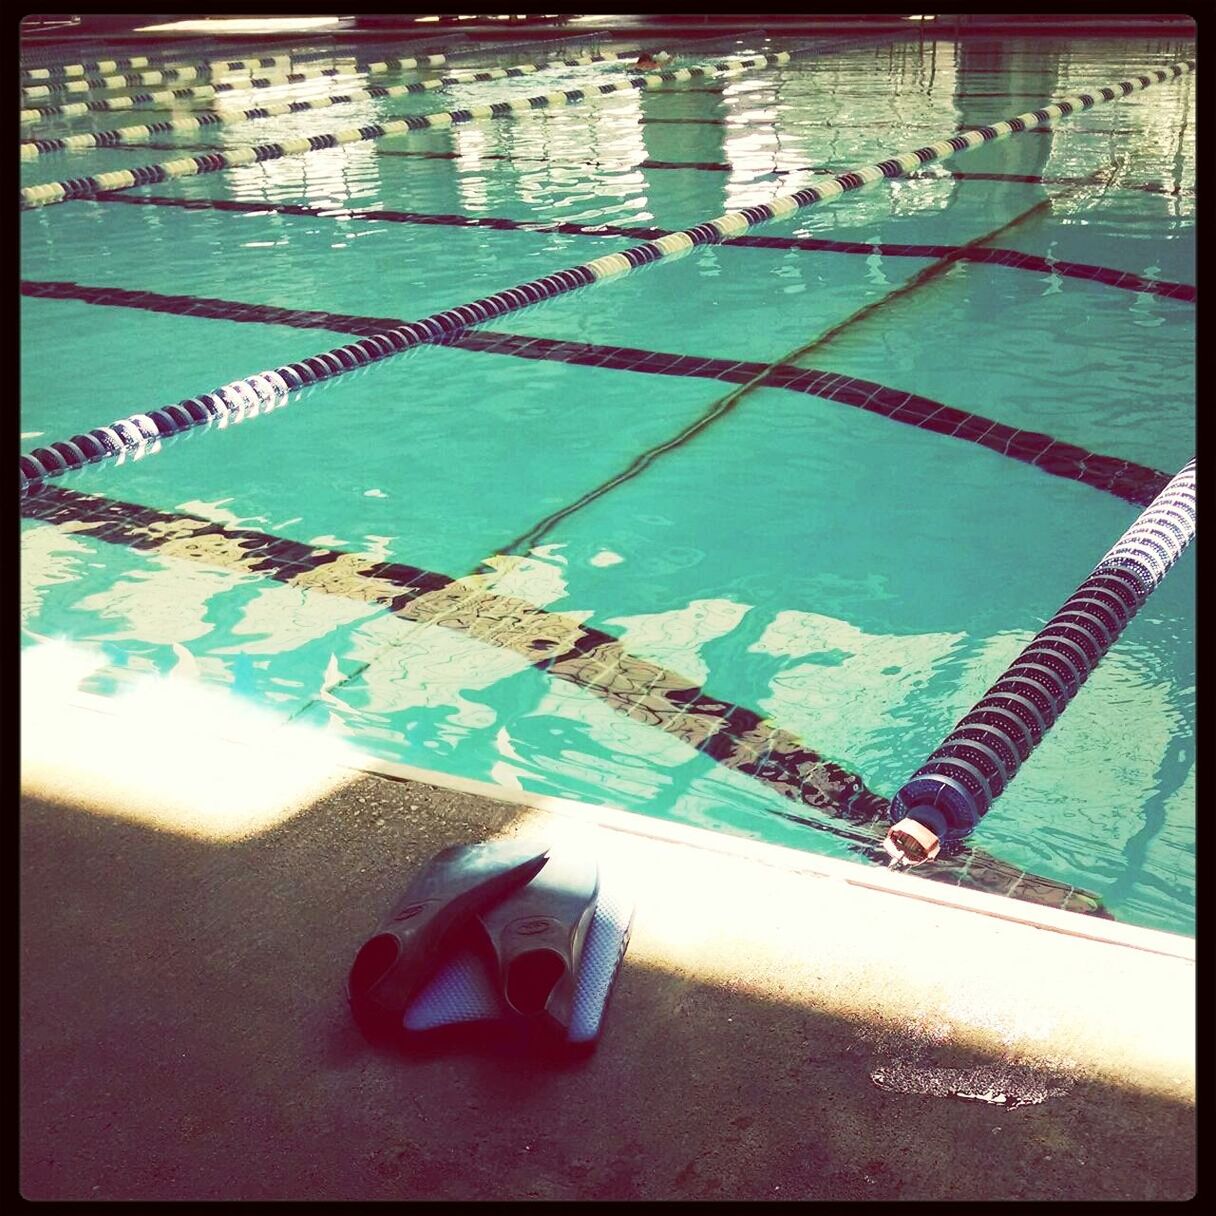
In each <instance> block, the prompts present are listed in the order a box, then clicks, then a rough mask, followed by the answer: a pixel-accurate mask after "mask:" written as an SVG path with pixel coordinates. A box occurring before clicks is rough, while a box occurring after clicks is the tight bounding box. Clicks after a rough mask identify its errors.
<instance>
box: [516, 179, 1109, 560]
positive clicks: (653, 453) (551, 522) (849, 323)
mask: <svg viewBox="0 0 1216 1216" xmlns="http://www.w3.org/2000/svg"><path fill="white" fill-rule="evenodd" d="M1112 167H1113V166H1112ZM1095 176H1096V175H1095ZM1085 184H1086V185H1094V184H1097V182H1096V181H1095V180H1092V179H1091V180H1090V181H1088V182H1086V183H1085ZM1080 188H1081V187H1079V186H1074V187H1069V188H1068V189H1066V190H1063V191H1061V192H1060V194H1057V195H1053V196H1049V197H1048V198H1045V199H1041V200H1040V201H1039V202H1037V203H1035V204H1034V205H1033V206H1031V207H1028V208H1026V209H1025V210H1024V211H1022V212H1021V214H1019V215H1016V216H1014V217H1013V218H1012V219H1010V220H1007V221H1006V222H1005V223H1004V224H1001V225H1000V226H999V227H997V228H994V229H992V230H991V231H990V232H987V233H985V234H984V235H982V236H979V237H976V238H974V239H973V240H972V241H969V242H968V245H967V246H965V247H964V249H959V250H952V251H951V252H949V253H947V254H946V255H945V256H943V257H941V258H939V259H938V260H937V261H935V262H933V264H932V265H930V266H926V267H924V268H923V269H921V270H919V271H917V273H916V274H915V275H914V276H913V277H912V278H911V279H909V280H908V282H906V283H903V284H900V285H899V286H897V287H895V288H893V289H892V290H891V291H890V292H887V293H886V294H885V295H882V296H880V297H879V298H878V299H876V300H872V301H871V302H870V303H868V304H865V305H863V306H862V307H861V308H859V309H858V310H857V311H855V312H854V313H853V314H852V315H851V316H849V317H846V318H845V319H844V320H843V321H841V322H838V323H837V324H835V325H833V326H831V327H830V328H829V329H827V330H826V331H825V332H823V333H821V334H819V335H817V336H816V337H815V338H813V339H811V340H810V341H809V342H805V343H802V344H801V345H799V346H798V347H797V348H796V349H794V350H792V351H790V352H789V353H787V354H786V355H784V356H782V358H781V359H779V360H777V361H776V362H775V363H773V364H770V365H768V366H762V367H761V370H760V371H758V372H757V373H756V374H755V375H753V376H752V377H750V378H749V379H748V380H747V381H746V382H744V383H743V384H741V385H740V386H739V387H738V388H736V389H734V390H733V391H731V392H730V393H727V394H726V395H725V396H723V397H719V398H718V399H717V400H716V401H713V402H711V403H710V405H709V406H708V407H707V408H706V409H704V410H703V411H702V412H701V413H700V414H699V415H698V416H697V417H696V418H694V419H693V420H692V421H691V422H689V423H688V424H687V425H685V426H684V427H682V428H681V429H680V431H679V432H678V433H677V434H675V435H672V436H671V437H670V438H668V439H665V440H663V441H662V442H660V443H656V444H653V445H652V446H651V447H649V448H647V449H646V450H645V451H643V452H640V453H639V454H638V455H637V456H635V457H634V458H633V459H632V460H631V461H630V462H629V464H628V465H627V466H626V467H625V468H624V469H622V470H621V471H620V472H619V473H617V474H615V476H613V477H610V478H608V479H607V480H606V481H603V482H601V483H600V484H599V485H598V486H595V487H594V488H592V489H590V490H588V491H587V492H586V493H584V494H583V495H581V496H580V497H579V498H577V499H575V500H574V501H573V502H571V503H567V504H566V506H564V507H559V508H558V509H557V510H556V511H552V512H550V514H548V515H547V516H545V517H544V518H543V519H541V520H538V521H537V522H536V523H535V524H533V525H532V527H531V528H529V529H528V530H527V531H526V532H522V533H520V534H519V535H518V536H516V537H515V538H514V539H513V540H511V541H508V542H507V543H506V544H505V545H502V546H500V547H499V548H498V549H497V550H496V551H497V552H499V553H516V552H519V551H521V550H522V551H524V552H528V551H530V550H531V549H533V548H534V547H535V546H536V545H538V544H540V543H541V541H542V540H544V538H545V537H546V536H547V535H548V534H549V533H550V532H552V530H553V529H554V528H555V527H556V526H557V525H558V524H560V523H562V522H563V521H564V520H566V519H568V518H569V517H570V516H571V515H574V514H576V513H577V512H579V511H581V510H583V509H584V508H585V507H588V506H590V505H591V504H592V503H593V502H596V501H597V500H599V499H601V498H603V497H604V496H605V495H607V494H610V493H612V491H614V490H616V489H619V488H620V487H621V486H623V485H625V484H627V483H628V482H630V481H633V480H634V479H635V478H637V477H640V476H641V475H642V474H643V473H645V472H646V470H647V469H649V468H650V467H651V466H652V465H653V464H654V463H655V462H656V461H658V460H660V459H661V458H662V457H663V456H666V455H667V454H668V453H670V452H674V451H678V450H679V449H680V448H683V447H685V446H686V445H687V444H688V443H689V442H691V441H692V440H693V439H695V438H696V437H697V436H698V435H700V434H702V433H704V432H705V431H707V430H708V429H709V428H710V427H712V426H714V425H715V424H716V423H718V422H720V421H721V420H722V419H723V418H725V417H726V416H727V415H728V414H730V413H731V412H732V411H733V410H734V409H735V407H736V406H737V405H738V404H739V402H740V401H742V400H743V398H744V397H745V396H747V394H748V393H750V392H752V391H753V390H754V389H757V388H763V387H765V385H766V383H767V381H768V376H769V373H770V372H771V371H772V369H773V368H774V367H776V366H790V367H797V366H798V363H797V362H796V360H800V359H803V358H805V357H806V356H808V355H809V354H811V352H812V351H815V350H817V349H818V348H820V347H821V346H824V345H826V344H827V343H828V342H830V341H832V339H834V338H835V337H837V336H838V335H839V334H841V333H843V332H844V331H846V330H848V329H851V328H852V327H853V326H854V325H856V324H858V323H859V322H861V321H864V320H865V319H867V318H868V317H869V316H871V315H872V314H873V313H874V312H876V311H877V310H879V309H881V308H884V307H886V306H887V305H889V304H890V303H891V302H892V301H894V300H897V299H902V298H903V297H905V296H907V295H909V294H911V293H913V292H916V291H918V290H920V289H921V288H923V287H924V286H926V285H927V284H929V283H932V282H936V281H938V280H939V279H940V278H941V277H942V275H944V274H945V273H946V272H947V271H948V270H949V269H950V267H951V266H953V265H954V264H955V263H957V262H959V261H961V260H962V254H963V252H964V250H965V249H966V248H974V247H978V246H981V245H983V244H984V242H986V241H991V240H996V239H997V238H998V237H999V236H1002V235H1003V234H1004V233H1006V232H1008V231H1009V230H1011V229H1013V228H1016V227H1018V226H1020V225H1021V224H1023V223H1025V222H1026V221H1027V220H1029V219H1031V218H1032V217H1034V216H1035V215H1037V214H1039V213H1040V212H1042V211H1043V210H1045V209H1047V208H1049V207H1050V206H1051V205H1052V204H1053V203H1054V202H1055V201H1057V200H1058V199H1059V198H1061V197H1062V196H1063V195H1066V194H1069V193H1072V192H1073V191H1074V190H1076V189H1080ZM935 404H936V403H935ZM901 408H902V407H901ZM939 408H945V407H939ZM936 416H937V415H936V414H931V415H929V417H928V418H924V417H923V416H922V417H921V418H919V419H918V418H917V416H916V414H915V413H914V414H912V416H911V417H910V418H907V419H904V420H907V421H911V422H912V423H913V425H922V423H928V422H930V421H931V419H933V418H934V417H936ZM929 429H933V428H932V427H930V428H929ZM948 429H949V427H948V426H947V430H948ZM1043 438H1047V437H1046V436H1044V437H1043ZM1029 463H1032V464H1033V463H1034V461H1033V460H1032V461H1030V462H1029Z"/></svg>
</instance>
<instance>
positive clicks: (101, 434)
mask: <svg viewBox="0 0 1216 1216" xmlns="http://www.w3.org/2000/svg"><path fill="white" fill-rule="evenodd" d="M1194 70H1195V63H1194V61H1193V60H1186V61H1184V62H1181V63H1175V64H1172V65H1171V66H1170V67H1169V69H1168V70H1167V69H1154V70H1152V72H1151V74H1148V73H1146V74H1142V75H1138V76H1135V77H1132V78H1131V79H1128V80H1124V81H1121V82H1120V83H1119V84H1117V85H1106V86H1103V87H1102V88H1100V89H1095V90H1093V91H1091V92H1084V93H1078V94H1076V95H1074V96H1072V97H1066V98H1062V99H1060V100H1058V101H1054V102H1049V103H1048V104H1046V105H1044V106H1043V107H1041V108H1040V109H1037V110H1033V111H1029V112H1027V113H1026V114H1021V115H1018V116H1017V117H1016V118H1010V119H1005V120H1003V121H1001V122H998V123H995V124H994V125H992V126H986V127H978V128H974V129H971V130H967V131H960V132H959V133H958V134H956V135H953V136H950V137H949V138H947V139H941V140H938V141H936V142H935V143H932V144H927V145H926V146H925V147H923V148H917V149H915V150H914V151H911V152H905V153H901V154H900V155H898V156H894V157H890V158H888V159H886V160H884V161H881V162H879V163H878V164H875V165H866V166H863V167H861V168H859V169H851V170H847V171H846V172H844V173H841V174H839V175H838V176H836V177H834V178H831V179H829V180H827V181H824V182H820V183H819V184H817V185H814V186H806V187H804V188H802V189H801V190H797V191H795V192H794V193H792V194H788V195H781V196H778V197H777V198H774V199H773V201H772V202H770V203H760V204H757V205H756V206H753V207H745V208H743V209H741V210H739V211H731V212H727V214H726V215H723V216H720V217H719V218H718V219H715V220H709V221H707V222H705V223H702V224H697V225H696V226H695V227H692V228H689V229H686V230H685V231H683V232H675V233H672V234H670V235H668V236H663V237H659V238H657V239H656V240H653V241H646V242H644V243H643V244H640V245H633V246H631V247H630V248H628V249H625V250H622V251H621V252H620V253H610V254H604V255H603V256H601V257H598V258H595V259H593V260H592V261H590V262H585V263H583V264H581V265H578V266H573V267H570V268H568V269H566V270H559V271H556V272H555V273H553V274H547V275H544V276H542V277H541V278H539V279H533V280H531V281H530V282H527V283H521V284H519V285H518V286H515V287H508V288H507V289H506V290H504V291H499V292H495V293H494V294H493V295H489V296H485V297H483V298H481V299H480V300H475V301H473V302H472V303H470V304H462V305H459V306H458V307H456V308H449V309H445V310H443V311H442V312H438V313H434V314H433V315H431V316H429V317H424V318H422V319H421V320H418V321H411V322H409V323H407V324H405V325H401V326H395V327H393V328H390V329H387V330H385V332H383V333H381V334H373V335H371V336H369V337H367V338H361V339H359V340H358V341H357V342H353V343H351V344H349V345H347V346H340V347H337V348H336V349H334V350H329V351H323V352H322V353H320V354H318V355H314V356H312V357H310V358H307V359H303V360H299V361H297V362H295V363H288V364H284V365H283V366H281V367H278V368H274V369H271V370H268V371H263V372H257V373H255V374H254V375H252V376H247V377H245V378H243V379H241V380H236V381H233V382H232V383H231V384H227V385H224V386H223V387H221V388H218V389H216V390H214V391H212V392H210V393H203V394H201V395H200V396H197V397H190V398H186V399H185V400H183V401H179V402H177V403H175V404H173V405H169V406H165V407H164V408H162V409H154V410H152V411H151V412H150V413H146V414H145V413H139V414H133V415H131V416H130V417H128V418H123V419H119V420H118V421H117V422H115V423H113V424H112V425H111V426H108V427H98V428H96V429H94V430H92V431H90V432H88V434H81V435H75V436H73V437H72V438H71V439H70V440H64V441H60V442H57V443H52V444H50V445H49V446H46V447H41V448H38V449H36V450H35V451H34V452H32V453H30V454H29V455H26V456H22V457H21V458H20V462H19V463H20V472H21V490H22V492H25V490H26V489H27V487H28V486H30V485H35V484H37V483H38V482H40V481H42V480H43V479H44V478H47V477H54V476H57V475H58V474H60V473H62V472H66V471H67V470H69V469H74V468H79V467H80V466H82V465H85V464H91V463H94V462H97V461H103V460H107V459H113V458H115V457H118V456H123V455H126V454H127V453H128V452H131V453H132V454H135V453H142V452H143V450H144V449H145V447H147V446H148V445H151V444H155V443H156V442H157V441H158V440H159V439H160V438H161V437H162V436H170V435H175V434H177V433H179V432H181V431H184V430H189V429H191V428H193V427H196V426H199V425H200V424H203V423H208V422H212V421H220V420H226V419H228V418H229V417H230V416H232V418H233V420H234V421H239V420H241V419H243V418H245V417H249V416H254V415H257V414H260V413H268V412H270V411H271V410H274V409H277V408H279V407H280V406H283V405H286V404H287V403H288V401H289V400H290V399H291V395H292V393H293V392H295V391H296V390H299V389H303V388H306V387H308V386H310V385H313V384H316V383H318V382H320V381H323V380H328V379H330V378H331V377H334V376H339V375H341V374H343V373H344V372H347V371H351V370H353V369H355V368H361V367H366V366H367V365H368V364H370V363H374V362H377V361H379V360H381V359H387V358H389V357H391V356H392V355H395V354H400V353H402V352H403V351H407V350H410V349H412V348H414V347H418V346H422V345H424V344H427V343H432V342H436V341H441V340H443V339H444V338H446V337H449V336H451V335H452V334H454V333H457V332H459V331H462V330H465V329H468V328H470V327H471V326H475V325H482V324H484V323H485V322H487V321H489V320H492V319H493V318H495V317H501V316H505V315H506V314H507V313H511V312H515V311H517V310H519V309H522V308H527V307H528V306H529V305H532V304H537V303H539V302H540V301H542V300H548V299H553V298H554V297H556V296H559V295H564V294H565V293H567V292H570V291H575V290H577V289H578V288H580V287H589V286H591V284H593V283H596V282H599V281H601V280H604V279H609V278H615V277H617V276H618V275H622V274H626V273H628V272H629V271H631V270H633V269H634V268H636V267H639V266H644V265H647V264H649V263H653V262H659V261H663V260H667V259H672V258H676V257H681V256H684V255H685V254H687V253H688V252H690V251H691V250H692V249H694V248H696V247H697V246H698V245H712V244H717V243H719V242H721V241H722V240H723V239H724V238H727V237H735V236H740V235H742V234H743V233H744V232H746V231H747V230H748V229H749V228H750V227H752V225H754V224H759V223H764V222H766V221H768V220H774V219H779V218H782V217H786V216H790V215H793V214H794V213H795V212H798V211H801V210H803V209H804V208H807V207H812V206H814V205H815V204H817V203H821V202H824V201H826V200H828V199H832V198H835V197H837V196H838V195H841V194H845V193H848V192H851V191H854V190H861V189H863V188H865V187H868V186H871V185H873V184H875V183H877V182H880V181H885V180H888V179H891V178H896V177H903V176H905V175H906V174H908V173H911V172H913V171H915V170H917V169H920V168H921V166H923V165H926V164H929V163H930V162H931V161H935V160H939V159H945V158H947V157H951V156H954V155H955V154H957V153H959V152H962V151H965V150H966V149H968V148H974V147H977V146H978V145H980V144H985V143H993V142H995V141H997V140H1000V139H1005V138H1008V137H1009V136H1011V135H1016V134H1021V133H1022V132H1025V131H1029V130H1033V129H1034V128H1036V127H1038V126H1039V125H1041V124H1043V123H1048V122H1052V121H1054V120H1055V119H1057V118H1063V117H1065V116H1066V115H1069V114H1073V113H1075V112H1077V111H1078V110H1088V109H1091V108H1092V107H1093V106H1095V105H1097V104H1099V103H1100V102H1104V101H1114V100H1115V99H1116V98H1122V97H1127V96H1129V95H1130V94H1132V93H1135V92H1137V91H1139V90H1142V89H1147V88H1150V87H1151V86H1152V85H1153V84H1160V83H1162V82H1164V81H1166V80H1171V79H1174V80H1176V79H1178V78H1179V77H1181V76H1184V75H1187V74H1188V73H1190V72H1193V71H1194Z"/></svg>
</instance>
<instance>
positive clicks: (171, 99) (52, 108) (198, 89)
mask: <svg viewBox="0 0 1216 1216" xmlns="http://www.w3.org/2000/svg"><path fill="white" fill-rule="evenodd" d="M397 62H399V63H402V64H406V65H408V66H407V67H402V68H393V69H388V68H381V69H380V70H381V71H390V70H392V71H402V72H404V71H408V70H410V68H415V67H438V66H439V65H440V64H442V63H445V62H446V59H445V58H444V56H443V55H423V56H422V57H421V58H419V59H402V60H398V61H397ZM365 71H366V69H364V70H359V69H357V68H354V67H353V66H352V68H351V70H349V71H348V70H347V69H346V68H301V69H299V70H298V71H295V72H277V73H271V74H269V75H266V76H256V77H248V78H245V79H239V80H233V81H218V82H216V83H215V84H197V85H190V86H184V87H181V88H175V89H162V90H160V91H159V92H156V93H133V94H132V95H131V96H130V97H99V98H94V99H93V100H91V101H76V102H66V103H64V104H61V105H43V106H33V107H30V108H28V109H24V110H22V111H21V115H20V117H21V121H22V122H23V123H33V122H41V121H42V120H43V119H46V118H54V117H59V118H78V117H80V116H81V115H82V114H89V113H101V112H105V111H115V110H133V109H136V108H137V107H139V106H150V105H162V104H163V105H174V104H176V103H178V102H181V101H190V100H195V101H208V100H210V99H211V98H214V97H220V98H222V97H223V96H224V95H225V94H227V93H232V92H240V91H248V90H250V89H270V88H276V87H278V86H280V85H286V84H299V83H301V82H303V81H309V80H316V79H319V78H324V77H327V76H341V77H344V78H345V77H350V78H351V79H358V78H361V77H362V76H363V75H364V74H365ZM154 83H159V82H154ZM23 100H27V99H24V98H23ZM31 100H32V98H31Z"/></svg>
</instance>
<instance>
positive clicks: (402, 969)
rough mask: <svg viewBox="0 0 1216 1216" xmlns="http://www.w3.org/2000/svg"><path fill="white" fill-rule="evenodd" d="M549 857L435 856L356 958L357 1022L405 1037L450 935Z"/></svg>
mask: <svg viewBox="0 0 1216 1216" xmlns="http://www.w3.org/2000/svg"><path fill="white" fill-rule="evenodd" d="M548 853H549V851H548V849H544V848H537V846H536V845H535V844H529V843H527V842H522V843H520V842H516V841H513V840H492V841H488V842H487V843H485V844H471V845H453V846H452V847H451V848H447V849H443V850H442V851H441V852H439V853H436V854H435V856H434V857H432V858H431V860H430V861H429V862H427V864H426V866H425V867H424V868H423V870H422V872H421V873H420V874H418V876H417V877H416V878H415V879H414V880H413V881H412V882H411V883H410V885H409V886H408V887H407V888H406V890H405V893H404V894H403V895H402V896H401V898H400V899H399V900H398V901H397V902H396V904H395V905H394V906H393V909H392V911H391V912H390V913H389V915H388V916H387V917H386V918H385V919H384V920H383V921H382V922H381V924H380V927H379V928H378V929H377V930H376V932H375V933H374V934H373V935H372V936H371V937H370V938H368V939H367V941H366V942H364V943H363V945H362V946H361V947H360V948H359V952H358V954H357V955H356V956H355V961H354V964H353V965H352V966H351V969H350V974H349V976H348V977H347V985H346V991H347V997H348V999H349V1000H350V1006H351V1011H352V1013H353V1014H354V1015H355V1019H356V1021H358V1022H359V1024H360V1025H361V1026H363V1027H364V1029H366V1030H370V1031H374V1032H377V1033H391V1032H393V1031H396V1030H398V1029H400V1026H401V1017H402V1014H403V1013H404V1011H405V1007H406V1006H407V1005H408V1004H409V1002H410V1001H411V1000H412V999H413V997H414V995H415V993H417V991H418V989H419V988H420V987H421V986H422V984H424V983H425V982H426V981H427V980H428V979H429V978H430V976H431V974H432V973H433V972H434V970H435V968H436V966H437V965H438V963H439V962H440V959H441V956H442V951H443V948H444V944H445V940H446V939H447V937H448V934H449V933H450V932H451V930H452V929H454V928H455V927H456V926H457V925H458V924H459V923H460V922H461V921H464V920H466V919H468V918H469V917H472V916H473V915H475V914H476V913H478V912H480V911H481V910H483V909H485V908H487V907H488V906H489V905H490V904H492V903H494V901H495V900H499V899H502V898H503V896H505V895H507V894H508V893H509V892H510V891H511V890H512V889H513V888H515V887H519V886H522V885H523V884H524V883H526V882H528V880H529V879H531V878H533V877H534V876H535V875H536V873H537V872H538V871H539V870H540V869H541V867H543V866H544V865H545V859H546V858H547V857H548Z"/></svg>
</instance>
